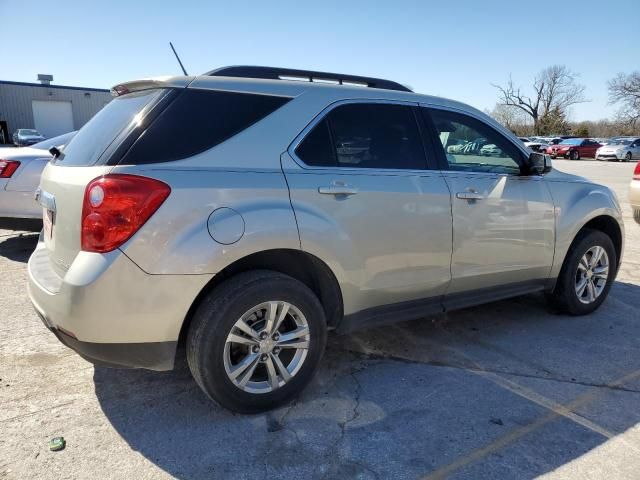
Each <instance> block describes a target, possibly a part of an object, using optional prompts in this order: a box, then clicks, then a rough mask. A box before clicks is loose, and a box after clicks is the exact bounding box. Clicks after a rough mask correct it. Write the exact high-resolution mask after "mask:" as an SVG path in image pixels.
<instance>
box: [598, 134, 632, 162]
mask: <svg viewBox="0 0 640 480" xmlns="http://www.w3.org/2000/svg"><path fill="white" fill-rule="evenodd" d="M596 160H606V161H609V160H615V161H616V162H631V161H632V160H640V138H638V137H616V138H612V139H611V140H610V141H609V143H607V144H606V145H604V146H602V147H600V148H598V150H597V151H596Z"/></svg>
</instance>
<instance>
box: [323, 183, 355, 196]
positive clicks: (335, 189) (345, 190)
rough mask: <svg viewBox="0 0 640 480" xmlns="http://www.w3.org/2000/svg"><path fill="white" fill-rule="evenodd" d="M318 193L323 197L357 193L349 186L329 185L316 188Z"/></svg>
mask: <svg viewBox="0 0 640 480" xmlns="http://www.w3.org/2000/svg"><path fill="white" fill-rule="evenodd" d="M318 193H321V194H323V195H355V194H356V193H358V189H357V188H355V187H351V186H349V185H331V186H328V187H318Z"/></svg>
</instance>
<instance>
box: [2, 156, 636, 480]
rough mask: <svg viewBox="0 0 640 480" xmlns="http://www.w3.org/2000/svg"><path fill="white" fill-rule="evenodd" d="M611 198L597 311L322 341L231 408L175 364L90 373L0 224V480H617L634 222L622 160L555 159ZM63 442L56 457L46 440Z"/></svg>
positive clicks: (524, 305)
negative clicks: (258, 397) (615, 272)
mask: <svg viewBox="0 0 640 480" xmlns="http://www.w3.org/2000/svg"><path fill="white" fill-rule="evenodd" d="M554 164H555V166H556V168H559V169H560V170H565V171H568V172H571V173H579V174H581V175H586V176H588V177H591V178H594V179H597V180H598V181H600V182H602V183H605V184H607V185H609V186H611V187H613V188H614V189H615V190H616V192H617V194H618V196H619V198H620V200H621V202H622V203H623V204H624V213H625V219H626V228H627V232H626V235H627V238H626V253H625V257H624V262H623V265H622V269H621V272H620V274H619V276H618V280H617V281H616V283H615V285H614V287H613V289H612V290H611V294H610V296H609V299H608V300H607V301H606V302H605V304H604V305H603V306H602V307H601V308H600V310H599V311H598V312H596V313H595V314H593V315H591V316H588V317H583V318H570V317H564V316H558V315H554V314H552V313H549V311H548V310H547V308H546V307H545V305H544V302H543V298H542V297H541V296H540V295H530V296H525V297H521V298H517V299H513V300H508V301H502V302H497V303H493V304H490V305H485V306H482V307H477V308H470V309H466V310H462V311H459V312H455V313H450V314H448V315H443V316H438V317H433V318H428V319H423V320H418V321H413V322H406V323H402V324H398V325H394V326H390V327H384V328H378V329H374V330H369V331H363V332H359V333H357V334H354V335H351V336H345V337H333V338H331V340H330V344H329V347H328V351H327V354H326V356H325V360H324V362H323V367H322V370H321V372H320V373H319V375H318V376H317V377H316V379H315V380H314V382H313V384H312V385H311V386H310V387H309V388H308V389H307V390H306V391H305V392H304V394H303V395H302V396H301V397H300V398H299V399H298V400H297V401H296V402H295V403H294V404H292V405H291V406H289V407H286V408H282V409H280V410H277V411H274V412H271V413H269V414H264V415H254V416H241V415H234V414H231V413H229V412H227V411H224V410H222V409H221V408H219V407H217V406H216V405H214V404H212V403H211V402H209V401H208V400H207V399H206V398H205V397H204V395H203V394H202V393H201V392H200V391H199V389H198V388H197V386H196V385H195V384H194V382H193V381H192V380H191V378H190V376H189V372H188V369H187V368H186V365H185V364H184V362H181V363H179V365H178V368H177V369H176V371H173V372H167V373H154V372H146V371H138V370H110V369H105V368H94V367H93V366H92V365H91V364H89V363H87V362H85V361H84V360H82V359H80V358H79V357H78V356H77V355H75V354H74V353H73V352H72V351H71V350H68V349H66V348H65V347H64V346H62V345H61V344H59V343H58V341H57V340H56V339H55V338H54V337H53V335H51V334H50V333H49V332H48V331H47V330H46V329H45V328H44V326H43V325H42V323H41V322H40V320H39V319H38V318H37V316H36V315H35V313H34V312H33V311H32V308H31V306H30V304H29V300H28V298H27V294H26V289H25V282H26V263H25V262H26V260H27V258H28V255H29V253H30V251H31V250H32V249H33V247H34V246H35V243H36V240H37V236H36V235H33V234H23V235H20V234H19V233H16V232H8V231H0V272H2V273H1V275H0V406H1V408H0V425H1V427H0V431H1V432H2V436H0V478H11V479H25V478H51V479H58V478H92V479H95V478H100V479H111V478H113V479H121V478H127V477H134V476H135V478H136V480H142V479H150V478H153V479H155V478H172V477H176V478H180V479H195V478H231V477H233V478H236V479H244V478H246V479H249V478H267V477H268V478H274V477H275V478H277V477H285V476H286V477H291V478H293V477H295V476H298V477H302V478H362V479H367V478H407V479H413V478H423V477H426V478H445V477H453V478H465V479H466V478H468V479H477V478H491V479H493V478H531V477H537V476H547V477H549V478H562V479H565V478H576V479H585V478H608V479H613V478H616V479H617V478H629V479H637V478H638V477H639V473H638V472H640V323H639V320H640V315H639V314H638V313H639V309H638V300H639V299H640V269H639V267H640V226H638V225H636V224H635V223H634V222H633V220H632V218H631V210H630V207H629V205H628V202H627V189H628V184H629V180H630V178H631V172H632V170H633V165H631V164H617V163H615V164H613V163H595V162H582V161H577V162H569V161H563V160H558V161H555V163H554ZM60 435H62V436H64V437H65V439H66V441H67V446H66V449H65V450H63V451H60V452H50V451H49V450H48V441H49V439H50V438H52V437H54V436H60Z"/></svg>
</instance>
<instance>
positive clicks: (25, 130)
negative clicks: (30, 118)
mask: <svg viewBox="0 0 640 480" xmlns="http://www.w3.org/2000/svg"><path fill="white" fill-rule="evenodd" d="M18 132H20V134H21V135H40V134H39V133H38V131H37V130H27V129H22V130H18Z"/></svg>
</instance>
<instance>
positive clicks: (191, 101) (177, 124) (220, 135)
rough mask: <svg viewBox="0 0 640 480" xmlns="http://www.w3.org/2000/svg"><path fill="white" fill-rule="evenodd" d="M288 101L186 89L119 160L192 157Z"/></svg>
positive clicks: (137, 161) (129, 162) (134, 162)
mask: <svg viewBox="0 0 640 480" xmlns="http://www.w3.org/2000/svg"><path fill="white" fill-rule="evenodd" d="M289 100H291V99H290V98H288V97H277V96H271V95H259V94H249V93H237V92H220V91H211V90H197V89H186V90H184V91H183V92H181V93H180V94H179V95H178V96H177V97H176V99H175V100H174V101H172V102H171V103H170V104H169V105H168V106H167V107H166V109H165V110H164V111H163V112H162V113H161V114H160V115H159V116H158V117H157V118H156V120H155V121H153V123H151V125H150V126H149V128H147V129H146V130H145V131H144V132H143V133H142V135H141V136H140V137H139V138H138V140H137V141H136V142H135V143H134V144H133V146H132V147H131V149H130V150H129V151H128V152H127V153H126V155H125V156H124V157H123V159H122V160H121V161H120V163H121V164H127V165H139V164H146V163H159V162H170V161H174V160H180V159H184V158H187V157H191V156H193V155H196V154H198V153H201V152H203V151H205V150H208V149H210V148H212V147H214V146H216V145H218V144H220V143H222V142H224V141H225V140H228V139H229V138H231V137H233V136H234V135H236V134H238V133H240V132H241V131H243V130H245V129H247V128H248V127H250V126H251V125H253V124H255V123H256V122H258V121H260V120H262V119H263V118H265V117H266V116H267V115H269V114H270V113H272V112H274V111H275V110H277V109H278V108H280V107H281V106H283V105H284V104H285V103H287V102H288V101H289Z"/></svg>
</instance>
